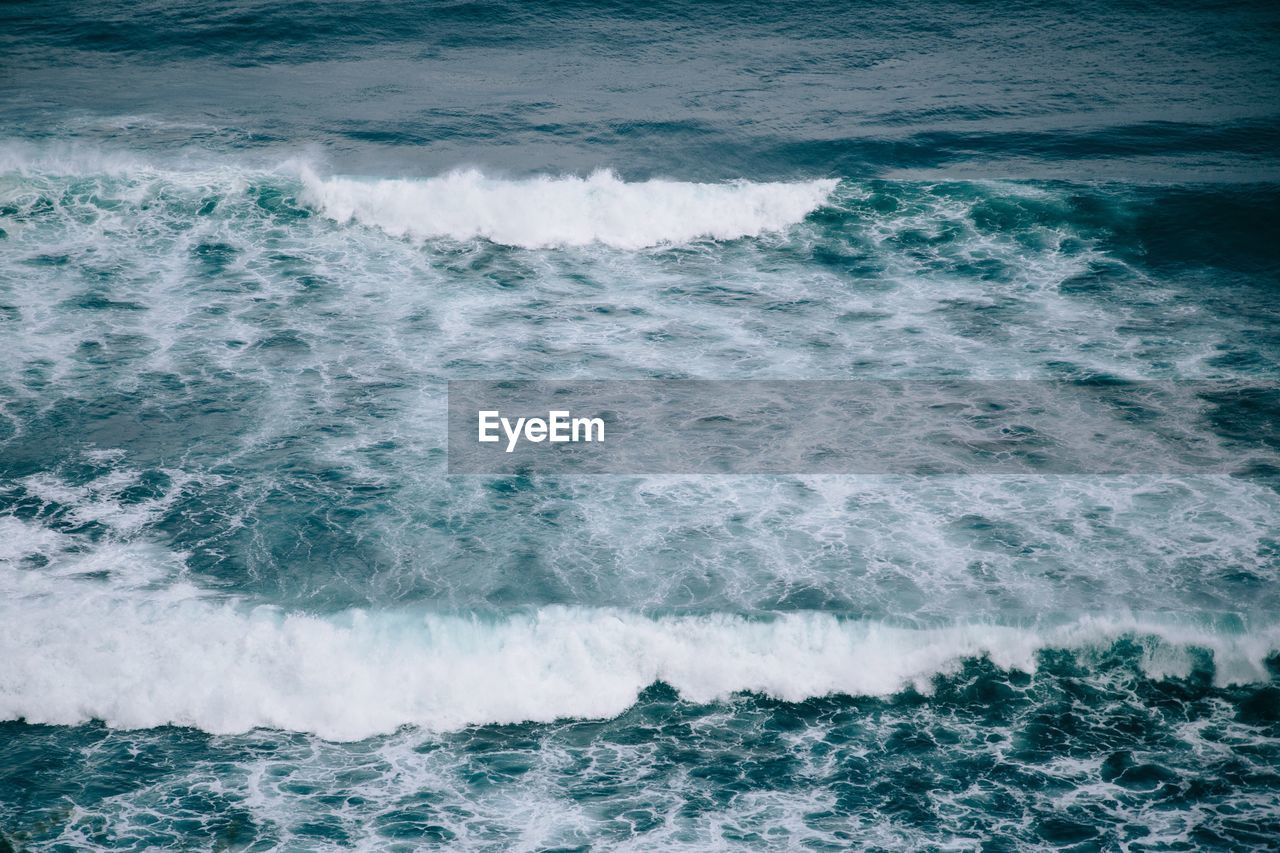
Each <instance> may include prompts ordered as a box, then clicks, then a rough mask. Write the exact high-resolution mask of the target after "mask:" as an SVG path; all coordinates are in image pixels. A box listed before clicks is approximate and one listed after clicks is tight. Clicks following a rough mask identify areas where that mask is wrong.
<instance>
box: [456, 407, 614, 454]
mask: <svg viewBox="0 0 1280 853" xmlns="http://www.w3.org/2000/svg"><path fill="white" fill-rule="evenodd" d="M477 420H478V432H479V440H480V441H482V442H495V441H501V440H502V436H501V435H499V429H500V430H501V432H502V434H504V435H505V436H506V438H507V447H506V452H507V453H511V452H512V451H514V450H515V449H516V445H517V444H519V443H520V440H521V439H522V438H523V439H524V440H525V441H531V442H533V443H534V444H538V443H540V442H543V441H549V442H552V443H554V444H562V443H566V442H575V443H576V442H580V441H599V442H603V441H604V419H603V418H575V417H573V415H571V414H570V413H569V412H568V411H567V410H563V409H559V410H552V411H549V412H547V416H546V417H545V418H516V419H515V422H514V423H512V421H511V418H505V417H503V416H502V414H501V413H500V412H499V411H498V410H497V409H481V410H480V412H479V418H478V419H477Z"/></svg>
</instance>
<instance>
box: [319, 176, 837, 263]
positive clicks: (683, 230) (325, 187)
mask: <svg viewBox="0 0 1280 853" xmlns="http://www.w3.org/2000/svg"><path fill="white" fill-rule="evenodd" d="M302 180H303V185H304V192H303V200H304V202H306V203H307V204H309V205H310V206H312V207H313V208H314V209H316V210H318V211H319V212H321V213H323V214H324V215H325V216H328V217H329V218H331V219H333V220H335V221H337V222H344V223H345V222H352V221H354V222H358V223H361V224H365V225H371V226H375V227H377V228H380V229H382V230H383V231H386V232H387V233H388V234H391V235H393V236H406V237H411V238H417V239H427V238H433V237H446V238H451V239H455V240H470V239H474V238H477V237H480V238H485V239H488V240H491V241H493V242H495V243H502V244H505V245H509V246H520V247H523V248H530V249H538V248H555V247H562V246H585V245H590V244H593V243H601V244H604V245H607V246H611V247H614V248H618V249H643V248H647V247H650V246H658V245H662V244H666V243H685V242H689V241H691V240H697V239H701V238H711V239H715V240H734V239H738V238H741V237H758V236H760V235H761V234H764V233H766V232H771V231H781V230H783V229H785V228H787V227H789V226H792V225H795V224H796V223H798V222H800V221H801V220H802V219H804V217H805V216H807V215H808V214H809V213H811V212H813V211H814V210H816V209H817V208H819V207H820V206H822V205H823V204H824V203H826V201H827V199H828V198H829V197H830V195H831V193H832V192H833V191H834V190H835V188H836V184H837V181H835V180H830V179H824V180H814V181H805V182H799V183H752V182H750V181H735V182H733V183H725V184H700V183H686V182H680V181H665V180H652V181H641V182H635V183H629V182H626V181H623V180H622V179H620V178H619V177H618V176H617V175H616V174H614V173H613V172H609V171H598V172H595V173H593V174H591V175H590V176H589V177H586V178H578V177H573V176H566V177H547V176H539V177H535V178H529V179H525V180H504V179H500V178H493V177H488V176H486V175H484V174H482V173H480V172H478V171H459V172H451V173H449V174H446V175H442V176H439V177H434V178H427V179H424V180H372V181H361V180H355V179H352V178H342V177H334V178H320V177H318V176H317V175H316V174H315V173H314V172H312V171H311V170H309V169H304V170H303V171H302Z"/></svg>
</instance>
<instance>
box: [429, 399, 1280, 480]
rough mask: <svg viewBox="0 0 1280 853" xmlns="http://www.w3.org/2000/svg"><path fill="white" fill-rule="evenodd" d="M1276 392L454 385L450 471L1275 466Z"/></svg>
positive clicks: (1072, 470) (1279, 414) (1040, 470)
mask: <svg viewBox="0 0 1280 853" xmlns="http://www.w3.org/2000/svg"><path fill="white" fill-rule="evenodd" d="M1278 451H1280V385H1278V384H1277V383H1262V382H1240V381H1228V380H1222V381H1209V380H1203V381H1144V382H1116V381H1079V382H1059V381H1032V380H1023V381H1019V380H1000V381H994V380H993V381H981V380H938V381H934V380H893V381H794V380H748V381H710V380H632V381H625V380H619V381H613V380H607V381H500V380H495V381H474V380H468V381H452V382H450V383H449V472H450V473H453V474H512V473H548V474H569V473H574V474H912V475H931V474H938V475H942V474H983V473H994V474H1115V475H1120V474H1143V473H1169V474H1176V473H1209V474H1230V475H1235V476H1262V477H1267V476H1273V475H1275V474H1276V473H1277V472H1280V452H1278Z"/></svg>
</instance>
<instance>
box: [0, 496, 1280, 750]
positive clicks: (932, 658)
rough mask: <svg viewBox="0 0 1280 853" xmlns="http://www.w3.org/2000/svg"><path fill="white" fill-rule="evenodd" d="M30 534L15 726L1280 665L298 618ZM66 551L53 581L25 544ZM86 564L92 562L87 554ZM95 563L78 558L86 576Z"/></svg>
mask: <svg viewBox="0 0 1280 853" xmlns="http://www.w3.org/2000/svg"><path fill="white" fill-rule="evenodd" d="M3 527H4V529H3V531H0V532H3V533H4V534H5V537H4V538H11V539H13V540H15V541H23V540H26V541H27V542H28V543H29V544H30V546H31V547H30V549H21V548H19V549H10V550H12V551H14V553H7V554H5V555H4V556H5V557H6V559H5V561H4V562H2V563H0V620H3V623H4V624H5V626H6V628H5V631H4V632H3V633H2V634H0V718H2V719H18V718H21V719H25V720H27V721H28V722H32V723H50V724H66V725H70V724H76V723H80V722H83V721H85V720H88V719H95V718H96V719H102V720H105V721H106V722H107V723H108V724H110V725H112V726H118V727H123V728H148V727H154V726H160V725H165V724H176V725H183V726H194V727H198V728H201V729H204V730H206V731H210V732H217V733H233V732H242V731H246V730H249V729H252V728H255V727H270V728H281V729H289V730H298V731H308V732H313V733H315V734H318V735H320V736H321V737H324V738H329V739H334V740H348V739H359V738H363V737H366V736H370V735H374V734H378V733H384V732H389V731H393V730H395V729H396V728H398V727H400V726H402V725H417V726H422V727H425V728H428V729H435V730H447V729H454V728H458V727H461V726H465V725H467V724H471V723H511V722H519V721H551V720H554V719H557V718H561V717H610V716H614V715H617V714H619V713H621V712H622V711H624V710H625V709H626V708H627V707H628V706H630V705H631V704H632V703H633V702H634V701H635V700H636V697H637V695H638V694H639V693H640V691H642V690H643V689H644V688H645V687H646V686H648V685H650V684H652V683H654V682H656V681H663V682H666V683H668V684H670V685H671V686H673V687H674V688H675V689H677V690H678V691H679V692H680V693H681V695H682V696H684V697H685V698H686V699H689V700H692V701H696V702H707V701H712V700H716V699H723V698H726V697H729V696H731V695H732V694H733V693H735V692H739V691H754V692H759V693H764V694H767V695H770V696H773V697H777V698H780V699H785V700H803V699H805V698H808V697H813V696H822V695H827V694H833V693H843V694H854V695H874V696H884V695H888V694H892V693H894V692H897V691H899V690H902V689H904V688H906V687H911V686H914V687H915V688H917V689H919V690H921V691H925V692H927V691H928V690H929V688H930V684H931V680H932V677H933V676H935V675H937V674H940V673H946V672H950V671H953V670H954V669H955V668H956V667H957V666H958V665H959V664H960V663H961V662H962V661H964V660H966V659H971V658H975V657H981V656H987V657H989V658H990V659H991V661H992V662H993V663H995V664H996V665H998V666H1000V667H1002V668H1016V669H1020V670H1024V671H1032V670H1034V669H1035V667H1036V653H1037V652H1038V651H1039V650H1040V649H1043V648H1047V647H1054V648H1074V649H1084V650H1087V649H1090V648H1100V647H1105V646H1106V645H1108V644H1109V643H1110V642H1112V641H1113V640H1114V639H1116V638H1117V637H1120V636H1123V635H1128V634H1132V635H1135V636H1137V637H1139V638H1140V639H1141V640H1142V642H1144V643H1146V644H1147V646H1148V649H1149V653H1148V655H1147V656H1146V666H1147V667H1148V670H1149V674H1150V675H1152V676H1156V677H1162V676H1178V675H1185V674H1186V673H1187V672H1188V671H1189V669H1190V666H1191V656H1190V653H1189V651H1188V650H1189V649H1191V648H1193V647H1200V648H1206V649H1209V650H1210V651H1212V653H1213V655H1214V663H1215V672H1216V677H1217V679H1218V681H1219V682H1220V683H1235V682H1247V681H1253V680H1262V679H1265V678H1266V677H1267V673H1266V668H1265V660H1266V657H1267V655H1268V654H1270V653H1272V652H1273V651H1274V650H1276V649H1278V648H1280V630H1278V629H1277V627H1275V626H1271V627H1264V628H1258V629H1254V630H1252V631H1249V632H1246V633H1224V632H1220V631H1214V630H1210V629H1207V628H1203V627H1195V626H1191V625H1185V624H1178V623H1174V622H1169V621H1164V620H1158V619H1157V620H1152V619H1143V618H1138V617H1133V616H1117V617H1091V618H1083V619H1079V620H1076V621H1072V622H1069V623H1065V624H1058V625H1053V626H1047V627H1044V626H1041V627H1031V626H1026V627H1018V626H1002V625H994V624H968V625H955V626H950V627H937V628H920V629H913V628H906V627H897V626H891V625H887V624H883V623H879V622H871V621H851V620H841V619H837V618H834V617H832V616H829V615H824V614H818V613H806V614H790V615H783V616H779V617H777V618H774V619H771V620H749V619H745V618H742V617H738V616H732V615H727V614H717V615H702V616H667V617H650V616H645V615H641V614H638V613H635V612H631V611H624V610H612V609H603V608H562V607H550V608H543V609H540V610H537V611H531V612H525V613H516V614H508V615H505V616H501V617H493V618H478V617H471V616H465V615H445V614H438V613H431V612H425V611H414V610H396V611H388V610H382V611H364V610H352V611H346V612H342V613H337V614H330V615H314V614H308V613H301V612H284V611H282V610H280V609H278V608H274V607H267V606H258V607H249V606H247V605H245V604H243V603H239V602H236V601H233V600H218V599H215V598H212V597H210V596H208V595H205V594H201V593H200V592H199V591H198V590H196V589H195V588H193V587H191V586H190V585H189V584H184V583H182V582H181V575H180V573H179V574H178V575H177V576H175V577H172V578H170V579H167V580H166V579H164V578H163V577H161V575H162V574H163V572H159V571H158V572H151V573H141V574H140V573H139V572H138V571H137V570H136V568H130V567H131V566H133V564H135V563H137V562H139V561H142V562H156V563H157V565H161V564H162V561H159V560H157V559H156V557H157V555H155V554H150V553H147V552H146V551H145V549H143V550H140V549H139V548H137V547H123V546H110V547H106V548H95V549H91V550H90V551H88V552H84V553H81V552H78V551H76V550H75V549H74V548H70V549H64V548H63V547H62V546H61V545H59V544H58V543H56V542H51V541H50V536H49V534H48V532H47V531H45V530H43V529H41V528H38V527H31V526H29V525H26V524H24V523H22V522H18V521H15V520H13V519H5V520H4V521H3ZM21 550H31V551H33V552H38V553H40V554H42V555H43V556H44V557H45V558H46V559H48V558H50V557H51V558H52V559H53V560H54V561H55V563H56V564H58V566H59V568H58V570H57V571H56V572H55V573H50V572H47V571H42V570H39V569H35V568H31V567H29V566H28V567H24V566H23V565H22V561H21V560H20V559H15V557H16V552H17V551H21ZM80 564H83V565H80ZM77 566H79V568H77Z"/></svg>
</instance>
